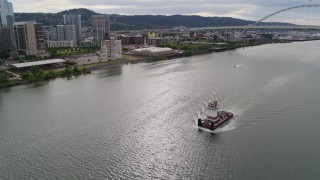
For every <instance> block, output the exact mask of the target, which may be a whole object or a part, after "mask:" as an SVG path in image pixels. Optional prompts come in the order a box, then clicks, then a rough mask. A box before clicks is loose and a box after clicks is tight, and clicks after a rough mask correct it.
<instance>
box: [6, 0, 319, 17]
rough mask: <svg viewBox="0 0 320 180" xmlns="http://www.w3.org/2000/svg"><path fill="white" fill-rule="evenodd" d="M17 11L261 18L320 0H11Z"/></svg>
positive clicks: (316, 2)
mask: <svg viewBox="0 0 320 180" xmlns="http://www.w3.org/2000/svg"><path fill="white" fill-rule="evenodd" d="M10 2H12V3H13V4H14V7H13V8H14V12H52V13H56V12H60V11H63V10H67V9H74V8H88V9H90V10H94V11H96V12H99V13H106V14H114V13H115V14H122V15H146V14H150V15H175V14H182V15H200V16H224V17H234V18H241V19H247V20H257V19H258V18H261V17H263V16H265V15H267V14H268V13H272V12H274V11H277V10H279V9H282V8H287V7H291V6H296V5H302V4H309V3H312V4H319V3H320V0H312V1H310V0H284V1H281V2H279V1H276V0H270V1H254V2H252V1H248V0H233V1H231V0H213V1H212V0H211V1H210V0H200V1H190V0H187V1H183V2H182V1H168V0H161V1H160V0H151V1H142V0H134V1H126V0H121V1H109V0H107V1H103V0H92V1H84V0H55V1H53V0H41V1H39V0H11V1H10Z"/></svg>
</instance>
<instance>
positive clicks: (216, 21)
mask: <svg viewBox="0 0 320 180" xmlns="http://www.w3.org/2000/svg"><path fill="white" fill-rule="evenodd" d="M65 14H81V19H82V24H83V26H91V17H92V15H97V14H98V13H96V12H94V11H91V10H88V9H71V10H66V11H62V12H59V13H15V21H16V22H19V21H28V20H29V21H30V20H35V21H37V22H39V23H42V24H43V25H58V24H62V23H63V15H65ZM110 19H111V29H112V30H134V29H154V28H172V27H176V26H186V27H206V26H243V25H249V24H252V23H254V21H246V20H242V19H235V18H230V17H202V16H184V15H173V16H162V15H157V16H154V15H135V16H123V15H118V14H111V15H110Z"/></svg>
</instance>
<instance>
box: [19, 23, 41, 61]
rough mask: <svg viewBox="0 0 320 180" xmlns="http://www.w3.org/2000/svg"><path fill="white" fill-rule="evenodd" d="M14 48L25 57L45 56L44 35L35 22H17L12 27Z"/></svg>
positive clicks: (39, 25)
mask: <svg viewBox="0 0 320 180" xmlns="http://www.w3.org/2000/svg"><path fill="white" fill-rule="evenodd" d="M13 32H14V39H15V47H16V49H17V50H18V51H19V52H21V53H24V54H26V55H38V56H39V55H40V56H41V55H43V54H45V46H44V33H43V29H42V26H41V24H38V23H36V22H35V21H27V22H17V23H14V25H13Z"/></svg>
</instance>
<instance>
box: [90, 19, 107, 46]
mask: <svg viewBox="0 0 320 180" xmlns="http://www.w3.org/2000/svg"><path fill="white" fill-rule="evenodd" d="M92 32H93V40H94V41H96V42H101V41H104V40H108V39H109V38H110V37H109V36H110V20H109V16H107V15H93V16H92Z"/></svg>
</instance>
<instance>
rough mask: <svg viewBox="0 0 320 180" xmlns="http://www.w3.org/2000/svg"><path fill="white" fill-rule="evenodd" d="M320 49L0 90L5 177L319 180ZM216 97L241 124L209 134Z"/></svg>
mask: <svg viewBox="0 0 320 180" xmlns="http://www.w3.org/2000/svg"><path fill="white" fill-rule="evenodd" d="M319 46H320V42H319V41H318V42H317V41H314V42H299V43H291V44H273V45H263V46H259V47H251V48H245V49H238V50H235V51H228V52H223V53H215V54H210V55H204V56H197V57H191V58H183V59H177V60H171V61H163V62H158V63H150V64H149V63H144V64H135V65H133V66H132V65H124V66H122V67H113V68H106V69H100V70H97V71H94V72H93V74H91V75H86V76H80V77H74V78H72V79H56V80H53V81H50V82H41V83H35V84H31V85H26V86H18V87H14V88H11V89H3V90H0V179H14V180H15V179H158V178H162V179H244V180H245V179H320V153H319V152H320V111H319V107H320V96H319V92H320V78H319V77H320V51H319ZM234 65H236V67H233V66H234ZM213 99H217V100H218V101H219V102H220V105H221V107H223V108H224V109H225V110H228V111H231V112H233V113H234V114H235V115H236V116H235V118H233V119H232V120H231V122H230V123H228V124H227V125H226V126H224V127H223V128H221V129H218V130H217V131H216V132H215V133H208V132H205V131H202V130H199V129H198V128H197V127H196V126H195V120H196V118H197V116H198V114H201V113H202V111H203V109H204V106H205V104H206V103H207V102H208V101H210V100H213Z"/></svg>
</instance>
